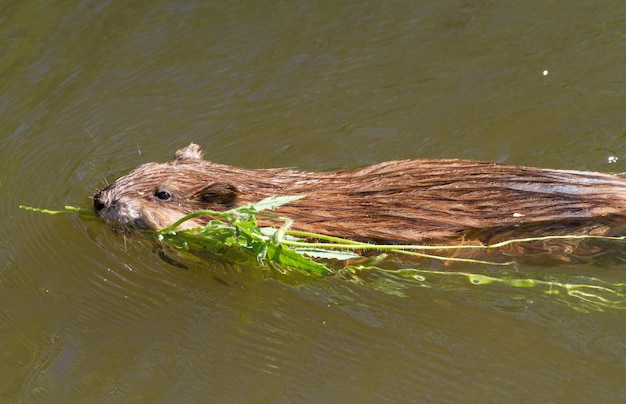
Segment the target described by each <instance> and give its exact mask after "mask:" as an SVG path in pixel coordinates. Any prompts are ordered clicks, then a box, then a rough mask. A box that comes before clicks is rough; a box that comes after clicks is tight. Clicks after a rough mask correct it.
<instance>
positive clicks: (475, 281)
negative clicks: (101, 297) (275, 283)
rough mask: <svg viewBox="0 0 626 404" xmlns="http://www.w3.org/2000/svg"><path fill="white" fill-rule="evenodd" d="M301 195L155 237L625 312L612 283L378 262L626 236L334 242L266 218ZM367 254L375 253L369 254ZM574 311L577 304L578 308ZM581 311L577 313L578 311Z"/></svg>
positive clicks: (621, 289) (197, 248) (207, 250)
mask: <svg viewBox="0 0 626 404" xmlns="http://www.w3.org/2000/svg"><path fill="white" fill-rule="evenodd" d="M299 198H301V197H300V196H284V197H272V198H267V199H264V200H262V201H261V202H259V203H256V204H251V205H245V206H241V207H238V208H235V209H231V210H228V211H213V210H201V211H197V212H194V213H192V214H190V215H187V216H185V217H183V218H181V219H180V220H178V221H176V222H175V223H173V224H172V225H171V226H169V227H167V228H164V229H161V230H159V231H156V232H151V234H152V235H154V236H155V237H156V239H157V240H158V241H159V242H161V243H163V244H164V245H165V246H167V247H170V248H173V249H175V250H178V251H181V252H186V253H191V254H194V255H195V254H200V255H207V254H208V255H212V256H226V255H227V252H232V251H235V252H236V253H237V254H241V255H244V256H248V257H251V258H253V259H255V260H256V262H257V263H258V264H259V265H265V266H266V265H275V266H279V267H280V268H284V269H286V270H299V271H303V272H305V273H309V274H313V275H326V274H331V273H334V272H337V271H339V270H341V271H346V272H349V273H361V272H364V271H383V272H386V273H391V274H394V275H396V276H399V277H403V278H411V279H416V280H419V281H421V282H425V281H426V279H427V278H435V277H436V278H440V279H441V278H450V277H457V278H460V279H465V280H466V281H468V282H469V284H470V285H474V286H483V285H489V284H500V285H505V286H509V287H514V288H535V289H538V290H540V291H541V292H542V293H544V294H546V295H550V296H557V297H558V298H561V299H562V298H564V297H568V296H569V297H574V298H576V299H579V300H580V301H582V302H584V303H585V304H587V305H589V306H591V307H593V308H595V309H597V310H602V309H603V308H614V309H626V291H625V290H626V284H624V283H607V282H604V281H602V280H599V279H596V278H586V281H585V282H581V283H567V282H558V281H546V280H539V279H527V278H515V277H511V276H510V275H505V274H503V275H502V277H495V276H487V275H483V274H476V273H471V272H460V271H437V270H433V269H420V268H413V266H415V260H413V261H406V262H404V261H402V265H401V268H400V269H386V268H382V267H381V266H380V265H379V264H380V263H381V262H383V261H385V260H386V259H387V257H388V256H389V255H390V254H393V255H394V256H396V257H399V258H400V259H401V258H402V257H412V258H415V257H418V258H429V259H435V260H441V261H444V262H449V261H454V262H462V263H465V264H480V265H490V266H510V265H513V264H514V262H512V261H508V262H492V261H484V260H476V259H470V258H459V257H449V256H442V255H438V254H436V252H437V251H444V250H466V249H474V250H489V249H500V248H502V247H505V246H509V245H512V244H516V243H528V242H536V241H541V242H544V241H551V240H581V239H587V240H588V239H602V240H624V239H625V238H626V237H608V236H587V235H571V236H561V235H559V236H544V237H532V238H522V239H513V240H507V241H503V242H499V243H496V244H491V245H396V244H393V245H381V244H370V243H365V242H359V241H354V240H348V239H343V238H339V237H332V236H327V235H323V234H317V233H310V232H302V231H297V230H292V229H291V225H292V221H291V219H289V218H287V217H281V216H277V215H273V214H271V213H267V211H268V210H273V209H276V208H277V207H279V206H281V205H284V204H287V203H290V202H292V201H294V200H297V199H299ZM20 208H21V209H26V210H30V211H34V212H40V213H46V214H51V215H60V214H77V215H78V216H80V217H81V218H83V219H97V218H96V216H95V215H94V214H93V212H91V210H88V209H81V208H75V207H71V206H66V207H65V210H64V211H52V210H46V209H37V208H31V207H26V206H20ZM198 216H210V217H211V218H212V220H210V221H209V222H208V223H207V224H206V225H203V226H198V227H191V228H183V229H178V227H179V226H181V225H183V224H184V223H185V222H186V221H188V220H191V219H193V218H195V217H198ZM257 218H264V219H271V220H272V221H273V222H275V223H282V225H281V226H278V227H261V226H259V223H258V220H257ZM368 251H374V255H373V256H368V254H367V252H368ZM574 307H575V308H577V307H576V306H574ZM579 309H580V308H579Z"/></svg>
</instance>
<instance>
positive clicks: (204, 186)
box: [95, 144, 626, 244]
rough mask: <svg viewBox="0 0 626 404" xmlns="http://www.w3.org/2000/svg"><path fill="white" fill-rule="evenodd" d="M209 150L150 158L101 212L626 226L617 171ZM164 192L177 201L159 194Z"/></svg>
mask: <svg viewBox="0 0 626 404" xmlns="http://www.w3.org/2000/svg"><path fill="white" fill-rule="evenodd" d="M201 157H202V154H201V149H200V147H199V146H197V145H195V144H191V145H190V146H188V147H186V148H183V149H181V150H179V151H177V152H176V154H175V156H174V158H173V159H172V160H170V161H168V162H166V163H163V164H159V163H148V164H144V165H142V166H141V167H139V168H138V169H136V170H135V171H133V172H132V173H130V174H128V175H127V176H124V177H122V178H120V179H119V180H117V181H116V182H115V183H114V184H112V185H110V186H108V187H107V188H105V189H104V190H102V191H101V192H100V193H98V194H97V195H96V197H95V206H96V211H97V213H98V215H99V216H101V217H102V218H103V219H104V220H105V221H107V222H109V223H111V224H115V223H121V224H122V225H128V226H136V227H144V228H150V229H158V228H162V227H165V226H167V225H169V224H171V223H173V222H174V221H175V220H176V219H178V218H180V217H182V216H184V215H186V214H189V213H192V212H194V211H197V210H200V209H214V210H226V209H230V208H233V207H236V206H241V205H243V204H246V203H255V202H258V201H260V200H261V199H263V198H266V197H269V196H280V195H304V198H302V199H300V200H297V201H295V202H292V203H290V204H288V205H284V206H282V207H281V208H279V209H278V210H277V212H276V213H277V214H280V215H284V216H288V217H290V218H291V219H293V220H294V225H293V228H294V229H298V230H304V231H310V232H315V233H321V234H327V235H334V236H339V237H344V238H352V239H358V240H368V241H373V242H399V243H443V242H445V243H447V244H450V243H452V242H455V241H458V242H472V240H474V241H475V242H479V243H491V242H496V241H500V240H504V239H511V238H520V237H527V236H541V235H560V234H561V235H562V234H594V235H618V234H623V233H624V229H625V224H626V216H625V212H626V180H625V179H623V178H622V177H621V176H618V175H614V174H602V173H596V172H584V171H570V170H552V169H540V168H531V167H518V166H510V165H502V164H494V163H484V162H475V161H467V160H401V161H390V162H386V163H380V164H376V165H372V166H369V167H364V168H359V169H355V170H345V171H336V172H321V173H312V172H304V171H295V170H288V169H260V170H252V169H243V168H237V167H231V166H227V165H221V164H216V163H211V162H209V161H206V160H203V159H202V158H201ZM159 192H166V193H167V194H169V195H170V198H169V199H168V200H161V199H159V198H158V197H157V194H158V193H159ZM161 196H163V194H161ZM126 201H130V202H128V203H130V204H131V205H133V207H132V209H130V211H132V212H133V214H131V215H128V214H126V213H127V211H129V209H126V208H125V207H124V206H122V205H124V203H126ZM135 206H136V207H137V208H136V209H135V208H134V207H135ZM135 211H138V212H135ZM133 215H134V216H133ZM204 221H206V218H204ZM202 222H203V220H202V219H201V220H199V221H198V222H196V223H195V224H201V223H202Z"/></svg>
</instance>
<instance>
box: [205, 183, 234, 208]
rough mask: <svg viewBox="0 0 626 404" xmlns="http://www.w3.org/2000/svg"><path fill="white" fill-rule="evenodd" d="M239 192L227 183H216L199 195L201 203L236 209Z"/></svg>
mask: <svg viewBox="0 0 626 404" xmlns="http://www.w3.org/2000/svg"><path fill="white" fill-rule="evenodd" d="M238 194H239V190H238V189H237V187H235V186H234V185H233V184H229V183H227V182H214V183H213V184H211V185H208V186H206V187H205V188H203V189H202V190H201V191H200V192H198V194H196V195H197V196H198V198H199V199H200V202H204V203H208V204H211V205H221V206H224V207H228V208H233V207H235V202H236V201H237V196H238Z"/></svg>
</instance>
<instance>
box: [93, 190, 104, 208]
mask: <svg viewBox="0 0 626 404" xmlns="http://www.w3.org/2000/svg"><path fill="white" fill-rule="evenodd" d="M93 207H94V209H95V210H96V213H98V212H100V211H101V210H102V209H104V208H106V205H105V204H104V202H102V192H98V193H97V194H95V195H94V197H93Z"/></svg>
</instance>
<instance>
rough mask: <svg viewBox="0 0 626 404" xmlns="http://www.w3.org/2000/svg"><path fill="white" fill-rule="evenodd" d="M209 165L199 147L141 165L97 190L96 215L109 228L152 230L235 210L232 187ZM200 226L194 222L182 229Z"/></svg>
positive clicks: (182, 150) (188, 223) (203, 221)
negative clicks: (205, 214)
mask: <svg viewBox="0 0 626 404" xmlns="http://www.w3.org/2000/svg"><path fill="white" fill-rule="evenodd" d="M211 165H212V163H210V162H208V161H206V160H203V159H202V148H201V147H200V146H198V145H196V144H193V143H192V144H190V145H189V146H187V147H185V148H182V149H180V150H178V151H176V153H175V154H174V157H173V158H172V160H170V161H168V162H166V163H162V164H159V163H148V164H144V165H142V166H140V167H139V168H137V169H136V170H135V171H133V172H131V173H130V174H128V175H125V176H123V177H121V178H120V179H118V180H117V181H115V182H114V183H113V184H111V185H109V186H108V187H106V188H104V189H103V190H102V191H100V192H98V193H97V194H96V195H95V196H94V209H95V212H96V214H97V215H98V216H99V217H100V218H102V219H103V220H104V221H105V222H107V224H109V225H113V226H117V227H121V228H126V227H137V228H142V229H152V230H157V229H162V228H164V227H167V226H169V225H171V224H172V223H174V222H176V221H177V220H179V219H180V218H182V217H183V216H185V215H188V214H190V213H193V212H196V211H198V210H202V209H211V210H218V211H223V210H228V209H230V208H233V207H235V206H236V203H237V199H238V195H239V191H238V189H237V187H235V186H234V185H232V184H230V183H228V182H221V181H219V179H216V178H215V175H211V173H210V170H207V166H211ZM205 219H206V218H205ZM205 222H206V220H202V219H201V218H197V219H193V220H189V221H187V222H185V223H184V224H183V227H191V226H198V225H201V224H203V223H205Z"/></svg>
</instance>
